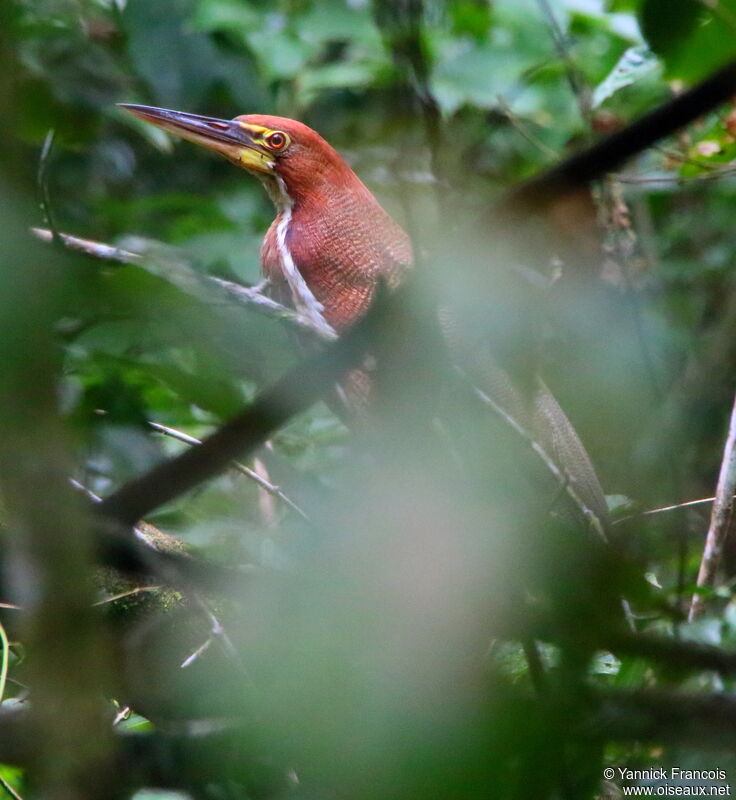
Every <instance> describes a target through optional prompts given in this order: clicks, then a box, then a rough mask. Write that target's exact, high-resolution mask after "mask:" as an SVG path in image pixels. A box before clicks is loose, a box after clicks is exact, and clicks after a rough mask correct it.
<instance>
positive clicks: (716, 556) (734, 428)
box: [688, 397, 736, 622]
mask: <svg viewBox="0 0 736 800" xmlns="http://www.w3.org/2000/svg"><path fill="white" fill-rule="evenodd" d="M734 493H736V397H735V398H734V405H733V408H732V409H731V421H730V422H729V426H728V436H727V438H726V445H725V447H724V448H723V459H722V461H721V469H720V472H719V474H718V485H717V486H716V497H715V501H714V502H713V508H712V509H711V514H710V525H709V526H708V535H707V537H706V540H705V548H704V549H703V558H702V560H701V562H700V570H699V571H698V580H697V584H696V585H697V586H698V587H699V588H701V587H706V586H713V584H714V582H715V578H716V571H717V569H718V562H719V561H720V557H721V552H722V551H723V543H724V542H725V540H726V536H727V535H728V530H729V528H730V527H731V520H732V518H733V504H734ZM702 610H703V599H702V597H701V596H700V595H698V594H696V595H693V599H692V602H691V603H690V613H689V614H688V621H690V622H691V621H692V620H694V619H695V618H696V617H697V616H698V615H699V614H700V613H701V612H702Z"/></svg>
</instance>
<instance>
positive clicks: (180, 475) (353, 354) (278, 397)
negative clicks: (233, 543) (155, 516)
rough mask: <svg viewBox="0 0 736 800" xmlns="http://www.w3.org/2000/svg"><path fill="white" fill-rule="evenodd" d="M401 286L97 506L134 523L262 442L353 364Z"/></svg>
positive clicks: (394, 304)
mask: <svg viewBox="0 0 736 800" xmlns="http://www.w3.org/2000/svg"><path fill="white" fill-rule="evenodd" d="M406 291H407V288H406V287H404V288H403V289H400V290H398V291H396V292H394V293H392V294H391V295H389V294H387V293H382V295H383V296H382V297H380V298H379V299H378V300H376V302H375V303H374V304H373V307H372V308H371V309H370V311H369V312H368V313H367V314H366V316H365V317H364V318H363V319H362V320H361V321H360V322H358V323H357V324H356V325H355V326H354V327H353V328H352V329H351V330H350V331H349V332H348V333H347V334H345V335H344V336H343V337H342V338H341V339H340V340H339V341H337V342H334V343H333V344H331V345H329V346H327V347H326V348H325V349H324V350H323V351H322V352H321V353H319V354H318V355H316V356H314V357H313V358H311V359H308V360H306V361H304V362H303V363H302V364H299V365H298V366H296V367H295V368H294V369H292V370H291V371H290V372H288V373H287V374H286V375H284V376H283V377H282V378H281V379H280V380H278V381H277V382H276V383H275V384H273V386H271V387H270V388H269V389H266V390H264V391H263V392H261V393H260V394H259V395H258V396H257V397H256V399H255V400H254V401H253V403H252V404H251V405H250V406H248V407H247V408H246V409H245V410H244V411H242V412H241V413H240V414H238V415H236V416H235V417H233V419H231V420H230V421H229V422H227V423H225V424H224V425H222V426H221V427H220V428H218V429H217V430H216V431H215V432H214V433H213V434H211V435H210V436H209V437H207V438H206V439H205V440H203V442H202V444H201V445H200V446H199V447H196V448H193V449H191V450H186V451H184V452H183V453H180V454H179V455H178V456H176V457H174V458H171V459H169V460H168V461H164V462H163V463H162V464H159V465H158V466H156V467H154V468H153V469H152V470H150V471H149V472H147V473H145V474H144V475H141V476H140V477H138V478H135V479H133V480H132V481H130V482H129V483H127V484H126V485H124V486H123V487H122V488H121V489H119V490H118V491H116V492H114V493H113V494H112V495H110V496H109V497H107V498H106V499H105V500H103V502H102V503H101V504H100V505H99V506H98V510H100V511H101V512H102V513H103V514H104V515H106V516H107V517H109V518H110V519H112V520H116V521H117V522H120V523H122V524H123V525H134V524H135V523H136V522H137V521H138V520H139V519H141V518H142V517H144V516H145V515H147V514H149V513H150V512H151V511H153V510H154V509H156V508H158V507H159V506H161V505H163V504H165V503H168V502H170V501H171V500H174V499H175V498H176V497H178V496H179V495H181V494H184V493H185V492H187V491H189V490H190V489H193V488H194V487H195V486H197V485H198V484H199V483H201V482H202V481H205V480H207V479H208V478H211V477H212V476H213V475H215V474H217V473H218V472H220V471H221V470H223V469H225V468H226V467H227V466H228V465H229V464H230V462H231V461H232V460H233V459H236V458H238V457H242V456H243V455H244V454H247V453H248V452H250V451H252V450H253V449H254V448H256V447H258V446H260V445H262V444H263V443H264V442H265V441H266V439H268V437H269V436H270V435H271V434H272V433H273V432H274V431H275V430H277V429H278V428H279V427H281V426H282V425H284V424H285V423H286V422H287V421H288V420H289V419H291V417H293V416H295V415H296V414H299V413H301V412H302V411H305V410H306V409H308V408H309V407H310V406H311V405H312V404H313V403H315V402H317V400H319V399H321V398H322V397H323V396H324V395H325V394H327V393H328V392H329V391H330V390H331V389H332V387H333V385H334V383H335V382H336V381H337V380H338V379H339V378H340V376H341V375H342V374H343V372H345V371H346V370H347V369H348V368H349V367H350V366H352V365H354V364H356V363H357V362H358V361H359V359H360V356H361V355H362V354H363V352H364V351H365V350H366V348H367V346H368V344H369V342H371V341H374V340H375V336H376V333H377V332H378V331H380V330H381V328H382V326H383V324H384V322H385V318H386V316H387V315H388V314H390V312H391V309H392V308H394V307H400V306H401V303H402V298H403V297H404V294H405V292H406Z"/></svg>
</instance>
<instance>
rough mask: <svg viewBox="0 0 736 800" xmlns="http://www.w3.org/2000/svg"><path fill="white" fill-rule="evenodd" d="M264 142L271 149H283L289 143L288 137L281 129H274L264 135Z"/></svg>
mask: <svg viewBox="0 0 736 800" xmlns="http://www.w3.org/2000/svg"><path fill="white" fill-rule="evenodd" d="M266 144H267V145H268V146H269V147H270V148H271V150H283V149H284V148H285V147H286V145H287V144H289V137H288V136H287V135H286V134H285V133H282V132H281V131H274V132H273V133H269V134H268V136H267V137H266Z"/></svg>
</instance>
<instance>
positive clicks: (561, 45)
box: [537, 0, 591, 127]
mask: <svg viewBox="0 0 736 800" xmlns="http://www.w3.org/2000/svg"><path fill="white" fill-rule="evenodd" d="M537 2H538V4H539V7H540V9H541V10H542V14H543V15H544V16H545V18H546V20H547V24H548V25H549V29H550V34H551V36H552V41H553V43H554V46H555V49H556V50H557V54H558V55H559V57H560V59H561V60H562V63H563V64H564V65H565V75H566V77H567V82H568V83H569V84H570V90H571V91H572V94H573V97H574V98H575V102H576V103H577V105H578V108H579V110H580V116H581V117H582V118H583V122H584V123H585V124H586V125H587V126H588V127H590V121H591V101H590V90H589V89H588V87H587V86H586V85H585V81H584V79H583V76H582V74H581V72H580V70H579V69H578V67H577V65H576V64H575V60H574V59H573V57H572V55H571V53H570V42H569V39H568V37H567V35H566V34H565V31H563V30H562V28H561V27H560V23H559V21H558V20H557V17H556V16H555V12H554V10H553V9H552V6H551V5H550V3H549V0H537Z"/></svg>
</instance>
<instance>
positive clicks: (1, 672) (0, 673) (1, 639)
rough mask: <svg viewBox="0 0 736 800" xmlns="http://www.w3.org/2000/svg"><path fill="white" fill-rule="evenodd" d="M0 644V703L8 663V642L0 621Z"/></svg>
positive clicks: (3, 691) (3, 695) (3, 692)
mask: <svg viewBox="0 0 736 800" xmlns="http://www.w3.org/2000/svg"><path fill="white" fill-rule="evenodd" d="M0 644H1V645H2V663H1V664H0V703H2V702H3V697H5V683H6V681H7V679H8V665H9V663H10V642H9V641H8V634H7V633H5V628H4V627H3V625H2V623H0Z"/></svg>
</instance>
